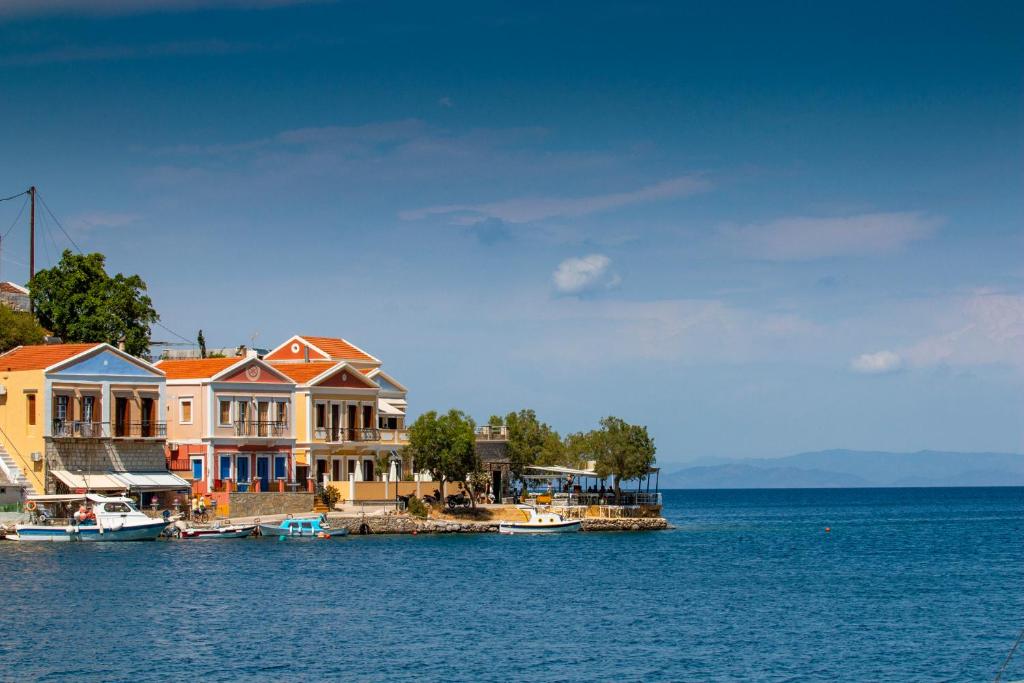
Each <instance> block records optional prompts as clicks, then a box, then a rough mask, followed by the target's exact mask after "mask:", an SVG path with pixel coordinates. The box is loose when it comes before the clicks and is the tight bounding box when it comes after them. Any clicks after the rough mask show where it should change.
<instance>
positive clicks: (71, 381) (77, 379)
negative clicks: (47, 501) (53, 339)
mask: <svg viewBox="0 0 1024 683" xmlns="http://www.w3.org/2000/svg"><path fill="white" fill-rule="evenodd" d="M164 393H165V382H164V374H163V373H162V372H161V371H160V370H158V369H157V368H155V367H153V366H152V365H150V364H149V363H147V362H145V361H143V360H140V359H138V358H135V357H134V356H131V355H129V354H127V353H125V352H123V351H120V350H118V349H116V348H114V347H112V346H110V345H109V344H50V345H38V346H20V347H18V348H15V349H12V350H10V351H8V352H7V353H4V354H0V468H2V469H3V470H4V473H5V474H6V475H7V477H8V478H9V479H11V480H12V481H22V482H24V483H25V485H26V488H27V490H28V492H30V493H40V494H41V493H66V492H68V491H73V490H78V489H87V490H93V491H135V492H138V493H140V494H143V493H150V494H156V493H158V492H160V491H175V490H179V489H181V488H183V487H187V486H188V484H187V482H185V481H183V480H181V479H180V478H179V477H176V476H175V475H172V474H170V473H169V472H167V467H166V461H165V458H164V441H165V437H166V424H165V422H163V421H162V419H161V416H163V414H164V403H165V396H164Z"/></svg>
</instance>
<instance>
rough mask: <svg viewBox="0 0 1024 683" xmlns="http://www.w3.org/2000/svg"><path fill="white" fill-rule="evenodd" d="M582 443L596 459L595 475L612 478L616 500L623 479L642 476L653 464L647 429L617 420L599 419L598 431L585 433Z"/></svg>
mask: <svg viewBox="0 0 1024 683" xmlns="http://www.w3.org/2000/svg"><path fill="white" fill-rule="evenodd" d="M582 443H584V444H585V445H586V447H587V448H588V450H590V452H591V453H592V454H593V456H594V457H595V459H596V460H597V465H596V469H597V474H598V476H601V477H609V476H610V477H614V478H615V497H616V498H618V497H619V494H620V488H619V483H620V482H621V481H622V480H623V479H635V478H637V477H642V476H644V475H646V474H647V473H648V471H649V470H650V469H651V466H652V465H654V452H655V448H654V439H652V438H651V437H650V435H648V434H647V427H644V426H642V425H631V424H629V423H628V422H626V421H625V420H622V419H620V418H617V417H606V418H604V419H602V420H601V428H600V429H598V430H596V431H593V432H590V433H589V434H587V435H586V437H585V441H584V442H582Z"/></svg>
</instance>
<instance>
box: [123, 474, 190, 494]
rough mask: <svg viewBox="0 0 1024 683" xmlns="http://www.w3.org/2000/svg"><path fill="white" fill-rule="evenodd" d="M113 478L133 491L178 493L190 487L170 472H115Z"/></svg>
mask: <svg viewBox="0 0 1024 683" xmlns="http://www.w3.org/2000/svg"><path fill="white" fill-rule="evenodd" d="M113 476H114V477H115V478H117V479H120V480H121V481H123V482H124V483H125V485H126V486H125V488H131V489H132V490H134V491H178V490H180V489H187V488H191V486H192V485H191V484H189V483H188V482H187V481H185V480H184V479H182V478H181V477H179V476H178V475H176V474H173V473H171V472H115V473H114V474H113Z"/></svg>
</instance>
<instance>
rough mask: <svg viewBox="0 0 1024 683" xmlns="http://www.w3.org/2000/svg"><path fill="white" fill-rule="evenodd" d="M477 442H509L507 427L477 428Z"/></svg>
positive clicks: (486, 426)
mask: <svg viewBox="0 0 1024 683" xmlns="http://www.w3.org/2000/svg"><path fill="white" fill-rule="evenodd" d="M476 440H477V441H508V427H507V426H506V425H484V426H482V427H477V428H476Z"/></svg>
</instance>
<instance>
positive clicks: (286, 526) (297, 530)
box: [260, 515, 348, 538]
mask: <svg viewBox="0 0 1024 683" xmlns="http://www.w3.org/2000/svg"><path fill="white" fill-rule="evenodd" d="M260 535H261V536H274V537H278V538H280V537H289V538H291V537H294V536H299V537H303V536H305V537H315V538H333V537H335V536H346V535H348V529H346V528H345V527H343V526H342V527H332V526H331V525H330V524H329V523H328V522H327V517H326V516H324V515H320V516H319V517H305V518H299V519H296V518H292V517H289V518H288V519H283V520H281V521H280V522H267V523H263V524H260Z"/></svg>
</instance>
